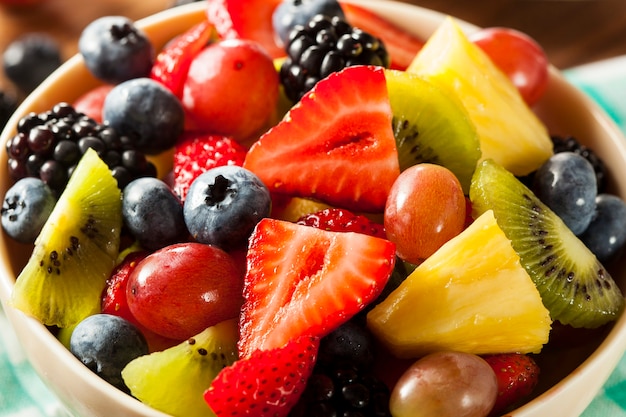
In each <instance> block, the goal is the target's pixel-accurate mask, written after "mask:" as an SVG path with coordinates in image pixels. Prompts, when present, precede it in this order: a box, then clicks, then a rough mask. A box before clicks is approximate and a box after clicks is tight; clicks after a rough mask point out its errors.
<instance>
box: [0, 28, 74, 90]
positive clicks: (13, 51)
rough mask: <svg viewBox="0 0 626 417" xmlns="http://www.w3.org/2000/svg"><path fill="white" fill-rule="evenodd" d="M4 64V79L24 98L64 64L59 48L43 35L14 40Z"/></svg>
mask: <svg viewBox="0 0 626 417" xmlns="http://www.w3.org/2000/svg"><path fill="white" fill-rule="evenodd" d="M1 60H2V68H3V70H4V74H5V76H6V77H7V78H8V79H9V80H11V82H13V83H14V84H15V85H16V86H17V87H18V88H19V89H20V90H21V91H22V92H23V93H25V94H28V93H30V92H31V91H33V90H34V89H35V88H36V87H37V86H38V85H39V84H41V82H42V81H44V80H45V79H46V78H47V77H48V76H49V75H50V74H52V72H53V71H54V70H56V69H57V68H58V67H59V66H61V63H62V62H63V58H62V57H61V48H60V45H59V44H58V43H57V42H56V40H55V39H54V38H52V37H50V36H49V35H46V34H44V33H27V34H25V35H23V36H21V37H18V38H17V39H15V40H13V41H12V42H11V43H9V44H8V45H7V46H6V48H5V50H4V52H3V53H2V59H1Z"/></svg>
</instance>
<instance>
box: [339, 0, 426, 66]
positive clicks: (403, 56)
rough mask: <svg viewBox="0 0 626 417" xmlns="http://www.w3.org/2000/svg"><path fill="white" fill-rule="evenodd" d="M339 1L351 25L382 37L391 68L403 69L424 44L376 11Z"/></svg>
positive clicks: (421, 40)
mask: <svg viewBox="0 0 626 417" xmlns="http://www.w3.org/2000/svg"><path fill="white" fill-rule="evenodd" d="M340 3H341V8H342V9H343V11H344V14H345V15H346V20H347V21H348V22H349V23H350V24H351V25H352V26H356V27H358V28H360V29H362V30H364V31H366V32H368V33H371V34H372V35H374V36H376V37H378V38H380V39H382V41H383V43H384V44H385V47H386V48H387V52H389V56H390V58H391V68H393V69H399V70H405V69H406V68H407V67H408V66H409V64H410V63H411V61H413V58H415V55H416V54H417V53H418V52H419V51H420V49H422V46H424V40H423V39H419V38H417V37H416V36H413V35H411V34H410V33H409V32H407V31H406V30H404V29H402V28H399V27H398V26H396V25H395V24H393V23H391V22H390V21H389V20H387V19H385V18H383V17H380V16H379V15H377V14H376V13H374V12H371V11H370V10H368V9H366V8H364V7H361V6H359V5H357V4H356V3H354V2H350V3H346V2H343V1H341V2H340Z"/></svg>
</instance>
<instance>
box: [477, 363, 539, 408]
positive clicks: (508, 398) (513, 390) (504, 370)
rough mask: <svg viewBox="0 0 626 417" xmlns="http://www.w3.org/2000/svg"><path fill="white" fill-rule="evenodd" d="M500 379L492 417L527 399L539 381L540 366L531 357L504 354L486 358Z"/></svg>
mask: <svg viewBox="0 0 626 417" xmlns="http://www.w3.org/2000/svg"><path fill="white" fill-rule="evenodd" d="M484 359H485V360H486V361H487V363H488V364H489V365H491V368H493V370H494V372H495V373H496V377H497V378H498V397H497V399H496V404H495V405H494V407H493V409H492V411H491V413H490V414H489V415H490V416H494V417H495V416H499V415H501V414H502V413H503V412H505V411H506V410H507V409H509V408H511V407H514V406H515V405H517V404H519V403H520V402H521V401H522V400H524V399H525V398H527V397H528V396H529V395H530V394H531V393H532V391H533V389H534V388H535V386H536V385H537V382H538V381H539V366H538V365H537V363H536V362H535V361H534V359H533V358H532V357H530V356H529V355H524V354H520V353H504V354H497V355H489V356H485V357H484Z"/></svg>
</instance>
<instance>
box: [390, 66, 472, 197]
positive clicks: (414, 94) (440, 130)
mask: <svg viewBox="0 0 626 417" xmlns="http://www.w3.org/2000/svg"><path fill="white" fill-rule="evenodd" d="M385 77H386V82H387V90H388V92H389V99H390V102H391V110H392V112H393V121H392V128H393V132H394V136H395V138H396V147H397V149H398V159H399V162H400V170H405V169H407V168H409V167H411V166H413V165H416V164H418V163H424V162H427V163H433V164H438V165H442V166H444V167H446V168H448V169H449V170H450V171H452V172H453V173H454V174H455V175H456V176H457V178H458V179H459V181H460V182H461V185H462V187H463V190H464V191H465V192H466V193H467V192H468V190H469V184H470V181H471V178H472V174H473V172H474V169H475V168H476V163H477V162H478V160H479V158H480V157H481V151H480V141H479V138H478V134H477V132H476V128H475V126H474V124H473V123H472V122H471V120H470V118H469V115H468V114H467V111H466V110H465V107H463V104H462V103H461V102H460V101H459V100H458V99H457V98H456V97H455V96H451V95H450V94H448V93H445V92H443V91H442V90H441V89H440V88H439V87H436V86H435V85H433V84H432V83H430V82H428V81H426V80H424V79H423V78H420V77H419V76H417V75H415V74H410V73H406V72H402V71H396V70H386V72H385Z"/></svg>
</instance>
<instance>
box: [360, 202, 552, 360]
mask: <svg viewBox="0 0 626 417" xmlns="http://www.w3.org/2000/svg"><path fill="white" fill-rule="evenodd" d="M367 323H368V326H369V328H370V329H371V330H372V332H373V333H374V334H375V335H376V337H377V338H378V339H379V340H380V341H381V342H382V343H383V344H384V345H385V346H386V347H387V348H388V349H389V350H390V351H391V352H392V353H393V354H394V355H396V356H398V357H400V358H417V357H420V356H423V355H425V354H428V353H432V352H436V351H442V350H455V351H462V352H468V353H475V354H487V353H504V352H521V353H538V352H539V351H541V349H542V347H543V345H544V344H545V343H547V342H548V336H549V333H550V328H551V324H552V322H551V319H550V315H549V312H548V310H547V309H546V308H545V307H544V305H543V304H542V301H541V296H540V295H539V292H538V291H537V288H536V287H535V285H534V284H533V282H532V280H531V278H530V276H529V275H528V273H527V272H526V270H525V269H524V267H522V265H521V264H520V259H519V256H518V255H517V254H516V252H515V251H514V250H513V247H512V246H511V242H510V240H509V239H507V238H506V236H505V235H504V232H502V230H501V229H500V227H499V226H498V224H497V223H496V220H495V217H494V215H493V212H492V211H487V212H485V213H484V214H482V215H481V216H480V217H479V218H478V219H476V220H475V221H474V223H472V225H470V226H469V227H468V228H467V229H466V230H465V231H463V232H462V233H461V234H459V235H458V236H456V237H455V238H453V239H452V240H450V241H448V242H447V243H446V244H445V245H444V246H442V247H441V248H440V249H439V250H438V251H437V252H435V253H434V254H433V255H431V256H430V257H429V258H428V259H426V261H424V262H423V263H422V264H420V265H419V266H418V267H417V268H416V269H415V270H414V271H413V273H411V275H409V276H408V277H407V279H406V280H405V281H404V282H403V283H402V284H401V285H400V286H399V287H398V288H397V289H396V290H395V291H393V292H392V293H391V294H390V295H389V296H388V297H387V298H386V299H385V300H384V301H383V302H381V303H380V304H378V305H377V306H376V307H374V309H373V310H372V311H370V312H369V314H368V315H367Z"/></svg>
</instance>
